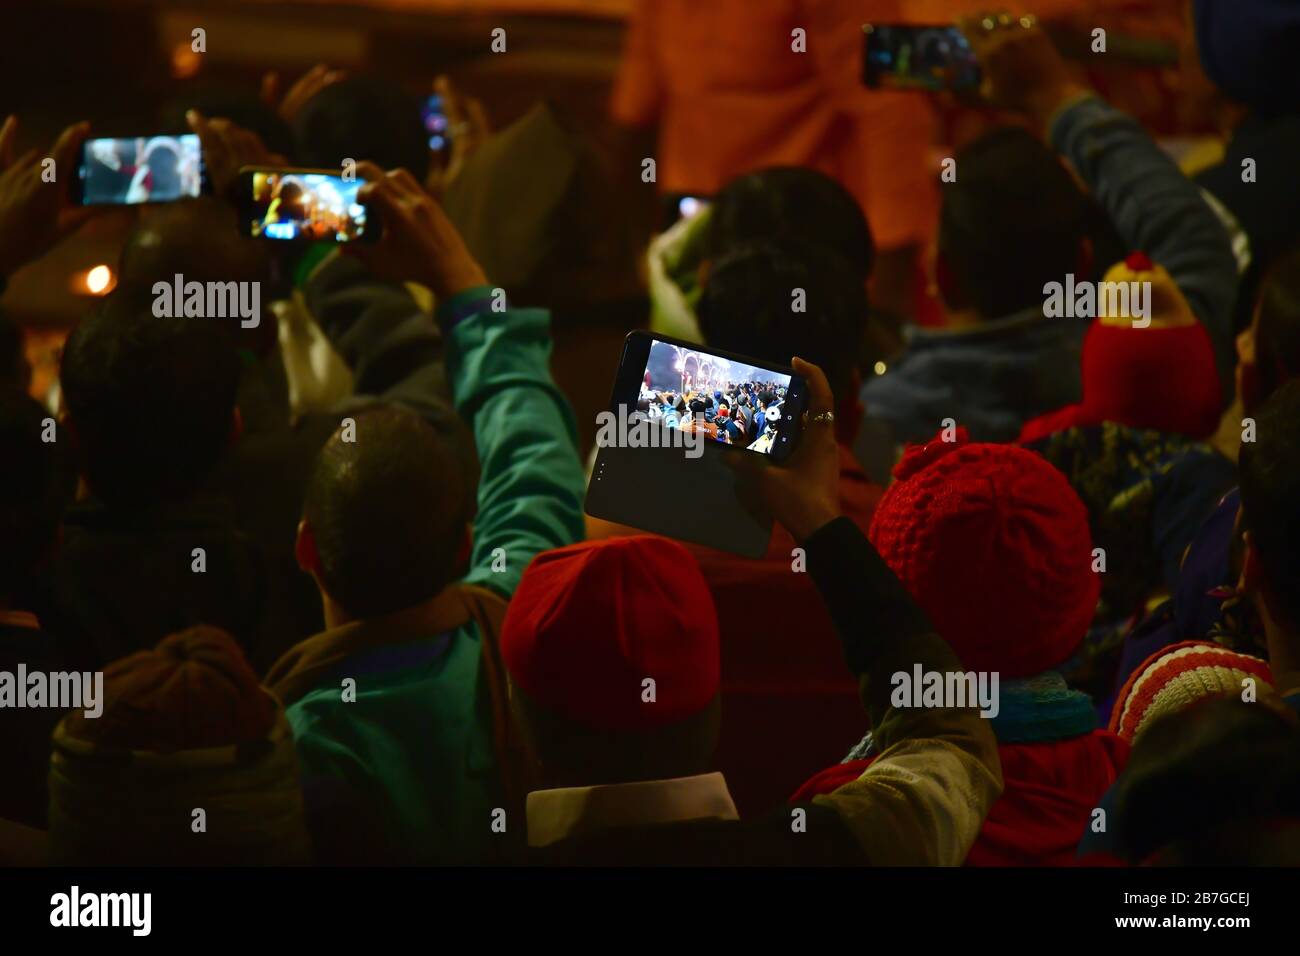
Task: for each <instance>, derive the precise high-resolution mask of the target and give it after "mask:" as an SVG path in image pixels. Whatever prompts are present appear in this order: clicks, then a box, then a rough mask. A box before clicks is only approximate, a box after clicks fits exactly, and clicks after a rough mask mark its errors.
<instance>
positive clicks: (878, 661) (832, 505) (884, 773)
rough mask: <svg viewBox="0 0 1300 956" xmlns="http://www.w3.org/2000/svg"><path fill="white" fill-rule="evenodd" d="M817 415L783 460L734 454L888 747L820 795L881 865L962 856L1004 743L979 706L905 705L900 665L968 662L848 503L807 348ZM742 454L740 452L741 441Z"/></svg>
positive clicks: (938, 669) (906, 669)
mask: <svg viewBox="0 0 1300 956" xmlns="http://www.w3.org/2000/svg"><path fill="white" fill-rule="evenodd" d="M794 364H795V369H796V371H798V372H799V373H800V374H802V375H803V376H804V377H805V378H806V379H807V380H808V387H809V397H810V402H809V415H808V423H807V427H806V428H805V431H804V435H803V438H802V439H801V441H800V447H799V449H798V450H797V451H796V452H795V454H794V455H792V456H791V458H790V462H789V464H788V465H786V466H785V467H780V466H762V465H754V464H753V463H751V462H749V461H747V460H746V459H737V462H738V464H739V465H740V467H741V469H742V471H743V472H744V473H743V474H742V476H741V482H742V487H743V488H745V489H746V491H745V493H747V494H751V495H754V496H755V497H756V498H757V503H758V504H760V505H761V506H763V507H765V508H766V509H767V510H769V511H770V512H771V513H772V514H773V515H774V516H775V517H776V519H777V520H778V521H780V522H781V523H782V524H783V525H785V527H786V528H787V529H788V530H789V531H790V533H791V534H792V535H793V536H794V538H795V540H796V541H799V542H801V544H802V546H803V547H804V549H805V551H806V555H807V559H808V573H809V574H810V575H811V576H812V579H813V583H814V584H816V586H817V590H818V592H819V593H820V594H821V597H822V600H823V601H824V602H825V603H826V607H827V609H828V610H829V611H830V614H831V618H832V620H834V622H835V627H836V631H837V632H838V633H839V636H840V640H841V641H842V642H843V645H844V655H845V658H846V660H847V661H848V664H849V667H850V669H851V670H852V671H853V673H854V675H855V676H856V677H857V678H858V683H859V687H860V688H861V693H862V699H863V702H864V703H865V704H866V706H867V709H868V711H869V712H870V714H871V719H872V726H873V728H874V731H875V740H876V744H877V746H878V747H879V749H880V756H879V758H878V759H876V760H875V761H873V762H872V764H871V766H870V767H869V768H868V769H867V771H866V772H865V773H864V774H863V775H862V776H861V777H859V778H858V779H857V780H855V781H854V782H853V783H850V784H846V785H845V786H843V787H840V788H839V789H838V790H836V791H835V792H834V793H831V794H829V795H826V796H819V797H816V798H815V799H814V806H819V807H826V808H830V809H832V810H834V811H835V812H836V814H837V816H838V818H839V819H840V821H841V822H842V823H843V824H844V825H845V826H846V827H847V828H848V830H849V831H851V832H852V834H853V836H854V837H855V838H856V840H857V843H858V845H859V847H860V849H861V852H862V854H863V855H864V856H865V858H866V860H867V861H868V862H870V863H872V864H875V865H891V864H893V865H913V866H916V865H952V866H955V865H958V864H960V863H961V862H962V861H963V860H964V859H965V858H966V854H967V853H968V852H969V851H970V848H971V845H972V844H973V843H974V842H975V838H976V836H978V834H979V830H980V826H981V825H982V824H983V822H984V817H985V816H986V815H987V813H988V811H989V808H990V807H991V806H992V805H993V801H994V800H996V799H997V797H998V795H999V794H1000V793H1001V791H1002V776H1001V767H1000V764H999V761H998V752H997V744H996V741H995V739H994V736H993V732H992V730H991V728H990V727H989V724H988V721H987V720H985V719H984V718H982V717H981V716H980V715H979V713H978V712H977V711H976V710H974V709H972V708H962V709H958V708H950V707H943V708H929V707H916V708H896V707H893V706H892V705H891V702H890V696H891V690H892V686H893V685H892V682H891V677H892V676H893V675H894V674H898V673H904V674H907V675H909V677H910V676H911V675H912V674H913V671H914V668H916V667H918V666H919V667H920V668H921V670H922V671H923V672H927V673H941V674H946V673H949V672H953V671H959V670H960V669H961V664H960V662H959V661H958V660H957V657H956V655H955V654H954V653H953V651H952V649H951V648H950V647H949V646H948V644H947V643H946V642H945V641H944V640H943V639H942V638H941V637H940V636H939V635H936V634H935V633H934V632H933V629H932V628H931V626H930V624H929V622H928V621H927V620H926V618H925V615H924V614H923V613H922V612H921V610H920V608H919V607H917V605H916V603H915V602H914V601H913V600H912V598H911V596H910V595H909V594H908V593H907V591H906V590H905V589H904V587H903V585H902V583H901V582H900V581H899V580H898V578H897V577H896V576H895V575H894V573H893V571H891V570H890V568H889V566H888V565H887V564H885V562H884V560H883V559H882V558H881V557H880V554H879V553H878V552H877V551H876V549H875V548H874V547H872V545H871V542H869V541H868V540H867V539H866V537H864V536H863V534H862V532H861V531H860V530H859V529H858V528H857V526H856V525H854V524H853V522H851V521H849V520H848V519H847V518H844V517H842V516H841V515H840V514H839V503H838V497H839V496H838V476H839V464H838V462H839V458H838V450H837V448H836V444H835V434H834V425H833V420H832V419H830V418H829V413H830V411H831V408H832V404H833V399H832V397H831V391H830V385H829V384H828V383H827V381H826V376H825V375H824V374H823V373H822V371H821V369H819V368H817V367H816V366H813V365H809V364H808V363H806V362H802V361H800V360H799V359H795V360H794ZM740 454H743V453H740Z"/></svg>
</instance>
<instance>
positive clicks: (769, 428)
mask: <svg viewBox="0 0 1300 956" xmlns="http://www.w3.org/2000/svg"><path fill="white" fill-rule="evenodd" d="M785 395H786V386H784V385H780V384H778V383H776V382H713V383H707V384H705V385H702V386H699V387H692V388H687V389H685V390H683V391H674V390H672V389H668V390H666V391H655V390H654V389H652V388H651V387H650V386H649V385H648V384H645V385H643V386H642V388H641V394H640V395H639V396H638V399H637V411H639V412H642V413H644V414H645V415H647V416H648V417H649V418H650V419H651V420H652V421H656V422H658V423H660V424H662V425H663V426H664V427H665V428H679V429H681V430H682V431H684V432H689V433H698V434H702V435H704V436H705V437H706V438H707V439H708V440H710V441H715V442H718V443H719V444H723V445H738V446H739V447H741V448H748V449H750V450H751V451H756V452H762V453H763V454H769V453H770V452H771V450H772V442H773V441H775V440H776V431H777V427H778V426H777V423H778V422H780V421H781V407H782V405H783V404H784V403H785Z"/></svg>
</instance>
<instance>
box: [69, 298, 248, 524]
mask: <svg viewBox="0 0 1300 956" xmlns="http://www.w3.org/2000/svg"><path fill="white" fill-rule="evenodd" d="M240 375H241V368H240V363H239V357H238V355H237V354H236V351H235V348H234V345H233V342H232V341H231V339H230V338H229V337H228V336H226V335H225V334H223V333H222V332H221V331H220V330H219V329H218V328H217V326H216V323H215V322H214V321H212V320H209V319H187V318H171V319H169V318H158V317H156V316H154V315H153V313H152V310H151V306H150V304H149V302H148V300H147V298H146V297H145V296H144V295H143V293H142V290H135V289H132V290H125V289H123V290H119V292H117V293H114V294H113V295H112V296H110V297H109V298H108V299H107V300H106V301H105V303H104V305H103V307H102V308H101V309H100V310H99V311H98V312H97V313H96V314H94V315H92V316H91V317H90V318H88V319H86V320H85V321H84V322H82V324H81V325H79V326H78V327H77V328H76V329H74V330H73V332H72V334H71V335H69V336H68V340H67V343H66V344H65V345H64V349H63V365H62V369H61V372H60V381H61V383H62V386H63V397H64V401H65V404H66V406H67V410H68V413H69V416H70V417H71V420H72V426H73V428H74V430H75V432H76V439H77V449H78V452H79V456H80V465H81V468H82V471H83V473H84V474H85V476H86V478H87V480H88V481H89V483H90V486H91V488H92V489H93V490H94V492H95V493H96V494H97V495H99V496H100V497H101V498H102V499H103V500H104V501H106V502H110V503H114V504H123V505H125V504H140V503H144V502H148V501H151V500H153V499H156V498H172V497H179V496H181V495H184V494H187V493H189V492H190V491H192V490H194V489H195V488H197V487H198V486H199V485H201V484H202V483H203V482H204V481H205V480H206V479H207V477H208V476H209V474H210V472H211V471H212V468H213V467H214V466H215V465H216V463H217V460H218V459H219V458H220V457H221V454H222V451H223V450H224V449H225V447H226V444H227V441H228V440H229V437H230V430H231V423H232V421H233V419H234V412H235V395H236V392H237V390H238V388H239V380H240Z"/></svg>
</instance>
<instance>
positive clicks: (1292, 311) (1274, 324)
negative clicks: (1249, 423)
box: [1255, 247, 1300, 399]
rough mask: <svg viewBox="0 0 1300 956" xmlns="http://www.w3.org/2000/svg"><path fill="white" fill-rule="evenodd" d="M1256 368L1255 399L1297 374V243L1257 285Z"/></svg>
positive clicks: (1299, 326)
mask: <svg viewBox="0 0 1300 956" xmlns="http://www.w3.org/2000/svg"><path fill="white" fill-rule="evenodd" d="M1255 368H1256V371H1257V374H1258V376H1259V378H1258V385H1259V391H1258V395H1257V396H1255V397H1256V398H1257V399H1265V398H1267V397H1268V396H1269V395H1271V394H1272V393H1273V392H1274V391H1276V390H1277V388H1278V387H1279V386H1280V385H1281V384H1282V383H1283V382H1285V381H1287V380H1288V379H1292V378H1296V377H1297V376H1300V247H1297V248H1295V249H1292V250H1291V251H1290V252H1288V253H1286V255H1284V256H1281V257H1280V258H1279V259H1278V260H1277V261H1276V263H1275V264H1274V265H1273V266H1272V268H1270V269H1269V271H1268V272H1267V273H1266V274H1265V276H1264V281H1263V282H1262V283H1261V285H1260V292H1259V324H1258V326H1257V327H1256V329H1255Z"/></svg>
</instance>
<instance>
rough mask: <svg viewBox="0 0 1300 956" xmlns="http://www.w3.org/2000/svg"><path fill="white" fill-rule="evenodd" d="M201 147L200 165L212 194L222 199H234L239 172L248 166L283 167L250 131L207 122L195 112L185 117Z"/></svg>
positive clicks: (279, 158) (221, 122) (221, 121)
mask: <svg viewBox="0 0 1300 956" xmlns="http://www.w3.org/2000/svg"><path fill="white" fill-rule="evenodd" d="M185 121H186V122H187V123H188V124H189V126H190V129H192V130H193V131H194V133H195V135H196V136H198V138H199V142H200V144H202V147H203V163H204V167H205V169H206V171H207V177H208V179H209V180H210V181H211V182H212V188H213V191H214V192H215V193H216V194H217V195H218V196H222V197H224V198H227V199H229V198H234V199H235V201H236V204H238V201H239V197H238V196H237V195H236V194H235V192H234V190H235V184H236V181H237V180H238V179H239V172H240V170H242V169H244V168H245V167H248V166H284V165H286V162H285V160H284V157H282V156H278V155H276V154H275V153H272V152H271V151H270V150H269V149H267V148H266V146H265V145H263V143H262V140H261V139H260V138H259V137H258V135H257V134H256V133H254V132H253V131H252V130H247V129H244V128H243V127H242V126H236V125H235V124H234V123H232V122H231V121H230V120H228V119H220V118H218V119H208V118H207V117H205V116H204V115H203V114H202V113H200V112H199V111H198V110H190V111H189V112H187V113H186V114H185Z"/></svg>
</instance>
